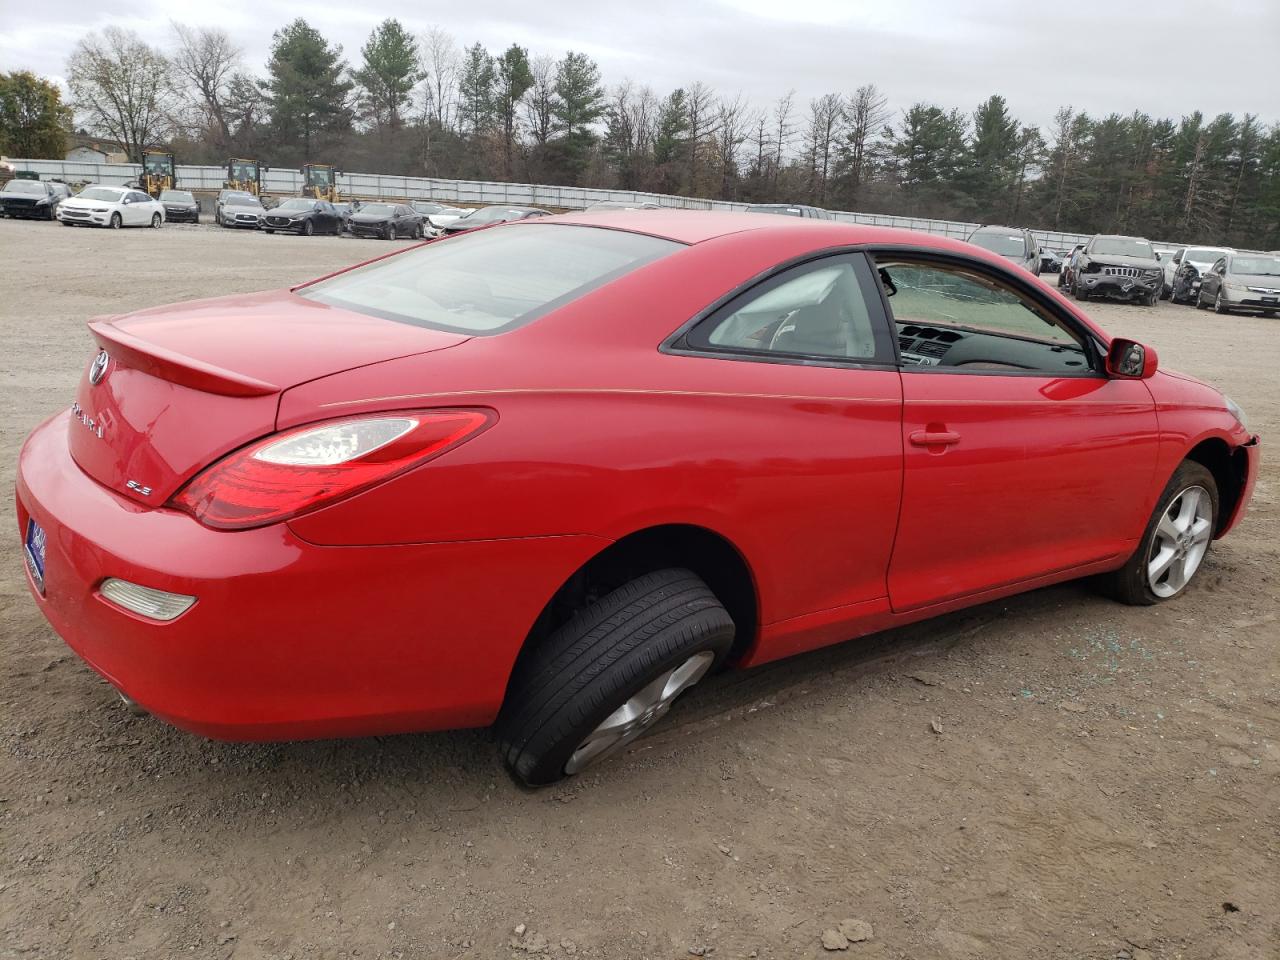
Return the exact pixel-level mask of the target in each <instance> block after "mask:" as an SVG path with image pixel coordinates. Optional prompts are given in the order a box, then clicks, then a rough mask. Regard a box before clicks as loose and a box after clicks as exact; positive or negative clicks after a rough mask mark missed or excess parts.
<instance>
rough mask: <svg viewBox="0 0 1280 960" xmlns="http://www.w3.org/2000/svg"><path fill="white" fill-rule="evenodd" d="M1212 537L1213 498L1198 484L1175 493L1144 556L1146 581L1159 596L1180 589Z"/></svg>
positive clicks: (1201, 558) (1196, 565)
mask: <svg viewBox="0 0 1280 960" xmlns="http://www.w3.org/2000/svg"><path fill="white" fill-rule="evenodd" d="M1212 536H1213V500H1212V498H1211V497H1210V496H1209V491H1208V490H1206V489H1205V488H1204V487H1201V486H1191V487H1187V488H1186V489H1185V490H1183V491H1182V492H1181V493H1179V494H1178V495H1177V496H1175V497H1174V498H1173V499H1172V500H1171V501H1169V505H1168V506H1167V507H1165V510H1164V513H1162V514H1161V515H1160V522H1159V523H1157V524H1156V528H1155V532H1154V535H1153V536H1152V538H1151V550H1150V553H1149V554H1148V557H1147V583H1148V584H1149V585H1150V587H1151V592H1152V593H1154V594H1155V595H1156V596H1157V597H1161V598H1162V599H1164V598H1168V597H1172V596H1174V595H1175V594H1177V593H1179V592H1181V590H1182V588H1183V587H1185V586H1186V585H1187V583H1188V581H1190V580H1191V578H1192V577H1193V576H1194V575H1195V572H1196V571H1197V570H1198V569H1199V568H1200V563H1201V561H1202V560H1204V555H1205V551H1207V550H1208V549H1209V540H1210V539H1211V538H1212Z"/></svg>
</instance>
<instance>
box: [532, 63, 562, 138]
mask: <svg viewBox="0 0 1280 960" xmlns="http://www.w3.org/2000/svg"><path fill="white" fill-rule="evenodd" d="M529 69H530V71H531V72H532V73H533V86H531V87H530V88H529V92H528V93H527V94H525V120H526V121H527V122H528V125H529V132H530V133H531V134H533V139H534V142H535V143H536V144H537V145H538V146H540V147H545V146H546V145H547V141H548V140H550V139H551V134H552V132H553V131H554V130H555V120H556V102H557V99H558V98H557V97H556V61H555V58H554V57H552V56H551V55H550V54H546V53H540V54H538V55H537V56H536V57H534V58H533V60H532V61H531V62H530V64H529Z"/></svg>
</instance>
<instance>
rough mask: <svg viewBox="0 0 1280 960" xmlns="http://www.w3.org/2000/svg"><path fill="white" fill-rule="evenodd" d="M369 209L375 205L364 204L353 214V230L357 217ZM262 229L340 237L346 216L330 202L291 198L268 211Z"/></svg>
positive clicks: (307, 235) (268, 231)
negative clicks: (343, 217)
mask: <svg viewBox="0 0 1280 960" xmlns="http://www.w3.org/2000/svg"><path fill="white" fill-rule="evenodd" d="M369 206H372V204H368V203H366V204H362V205H361V207H360V210H359V211H358V212H356V213H354V214H352V215H351V224H352V226H353V227H354V226H355V220H356V217H358V216H359V215H360V214H361V213H363V212H364V210H365V208H366V207H369ZM262 229H263V230H264V231H265V232H266V233H297V234H301V235H302V236H304V237H309V236H311V235H312V234H315V233H331V234H333V235H334V236H335V237H336V236H339V235H340V234H341V233H342V215H341V214H340V213H338V210H337V208H336V207H334V205H333V204H332V203H330V202H329V201H328V200H313V199H311V198H310V197H291V198H290V199H288V200H286V201H285V202H284V203H282V204H280V205H279V206H278V207H272V208H271V209H270V210H269V211H267V215H266V216H265V217H263V218H262Z"/></svg>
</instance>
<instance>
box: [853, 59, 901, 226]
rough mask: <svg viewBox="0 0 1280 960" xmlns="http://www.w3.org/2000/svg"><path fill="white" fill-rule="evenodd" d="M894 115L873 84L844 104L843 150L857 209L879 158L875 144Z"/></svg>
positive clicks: (854, 205) (864, 86)
mask: <svg viewBox="0 0 1280 960" xmlns="http://www.w3.org/2000/svg"><path fill="white" fill-rule="evenodd" d="M891 115H892V114H891V113H890V111H889V101H888V100H887V99H886V98H885V96H884V95H883V94H882V93H881V92H880V91H879V89H877V88H876V85H875V84H874V83H868V84H865V85H863V86H861V87H859V88H858V89H857V90H856V91H854V94H853V96H852V97H850V98H849V100H848V101H847V102H846V103H845V107H844V116H845V124H846V125H845V136H844V146H843V148H842V149H841V156H842V161H843V167H844V170H843V173H844V180H845V183H846V184H847V191H848V197H847V198H848V201H849V204H850V206H851V207H853V208H854V209H856V205H857V203H858V200H859V199H860V194H861V192H862V185H863V183H865V182H866V180H867V178H868V176H869V175H870V174H871V171H872V170H873V168H874V167H875V162H876V160H877V156H876V149H875V148H876V144H877V142H878V141H879V139H880V138H881V136H882V135H883V132H884V128H885V126H886V125H887V124H888V122H889V118H890V116H891Z"/></svg>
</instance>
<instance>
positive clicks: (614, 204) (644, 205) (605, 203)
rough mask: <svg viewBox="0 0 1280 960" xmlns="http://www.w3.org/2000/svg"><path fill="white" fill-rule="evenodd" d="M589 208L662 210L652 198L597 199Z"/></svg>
mask: <svg viewBox="0 0 1280 960" xmlns="http://www.w3.org/2000/svg"><path fill="white" fill-rule="evenodd" d="M587 209H588V210H661V209H662V207H661V206H660V205H659V204H656V203H654V202H653V201H652V200H597V201H596V202H595V203H593V204H591V206H589V207H587Z"/></svg>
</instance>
